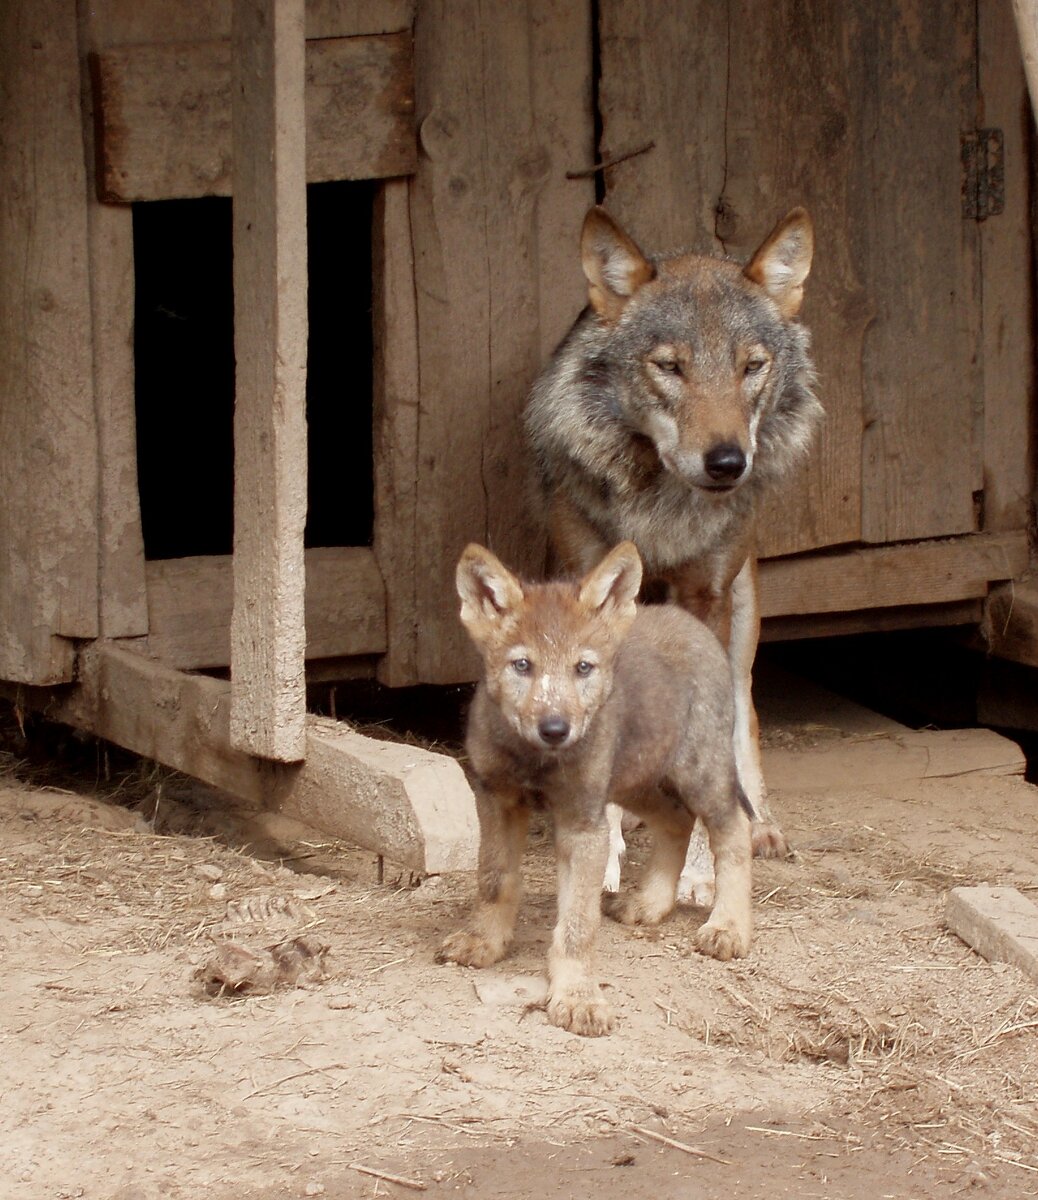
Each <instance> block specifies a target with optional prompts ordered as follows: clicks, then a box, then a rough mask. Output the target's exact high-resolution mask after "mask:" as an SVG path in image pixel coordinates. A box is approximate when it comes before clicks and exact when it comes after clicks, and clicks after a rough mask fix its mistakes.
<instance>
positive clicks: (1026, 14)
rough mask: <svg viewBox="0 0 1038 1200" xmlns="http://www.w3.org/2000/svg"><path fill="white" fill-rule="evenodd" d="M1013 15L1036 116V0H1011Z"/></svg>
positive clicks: (1037, 63) (1037, 91) (1037, 108)
mask: <svg viewBox="0 0 1038 1200" xmlns="http://www.w3.org/2000/svg"><path fill="white" fill-rule="evenodd" d="M1013 15H1014V16H1015V17H1016V29H1017V33H1018V35H1019V37H1020V52H1021V54H1022V56H1023V60H1024V71H1025V73H1026V75H1027V87H1028V90H1029V91H1030V93H1031V107H1032V108H1033V109H1034V112H1035V116H1036V117H1038V2H1036V0H1013Z"/></svg>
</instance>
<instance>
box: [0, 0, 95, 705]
mask: <svg viewBox="0 0 1038 1200" xmlns="http://www.w3.org/2000/svg"><path fill="white" fill-rule="evenodd" d="M76 37H77V30H76V17H75V10H74V8H73V7H72V6H71V5H68V4H64V3H59V2H58V0H41V2H38V3H37V2H34V0H12V2H11V3H7V4H3V5H0V129H2V136H0V177H2V178H3V181H4V185H3V186H4V203H3V204H2V205H0V397H2V402H0V497H2V502H0V678H3V679H8V680H17V681H21V682H24V683H49V682H54V681H57V680H64V679H70V678H71V672H72V669H73V654H72V646H71V644H69V643H68V642H66V641H64V640H63V639H64V638H72V637H93V636H95V635H96V633H97V537H98V535H97V440H96V439H97V431H96V424H95V416H94V398H93V390H92V386H91V383H92V381H91V331H90V292H89V285H88V278H87V258H88V253H87V226H86V209H85V206H84V203H83V198H84V195H85V189H86V179H85V174H84V166H83V137H82V125H81V116H80V95H79V64H78V58H77V49H76Z"/></svg>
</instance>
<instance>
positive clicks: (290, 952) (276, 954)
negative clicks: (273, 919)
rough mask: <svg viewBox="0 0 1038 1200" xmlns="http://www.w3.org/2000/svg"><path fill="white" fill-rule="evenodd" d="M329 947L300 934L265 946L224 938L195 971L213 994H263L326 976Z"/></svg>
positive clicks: (318, 979) (203, 984) (205, 988)
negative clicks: (230, 940) (325, 961)
mask: <svg viewBox="0 0 1038 1200" xmlns="http://www.w3.org/2000/svg"><path fill="white" fill-rule="evenodd" d="M327 950H328V947H327V946H325V945H323V944H321V943H320V942H318V941H317V940H316V939H314V938H307V937H298V938H291V939H290V940H288V941H285V942H279V943H278V944H277V945H275V946H271V947H269V948H267V949H264V950H258V951H257V950H252V949H250V948H249V947H248V946H243V945H241V944H240V943H239V942H229V941H228V942H221V943H220V944H219V945H218V946H217V947H216V948H215V950H214V951H213V954H212V955H211V956H210V957H209V959H208V960H207V961H206V962H205V963H203V964H202V966H200V967H199V968H198V970H197V971H196V972H195V978H196V979H198V980H199V981H200V982H201V984H202V987H203V988H204V990H205V991H206V992H207V993H208V994H209V995H211V996H219V995H226V994H228V993H232V994H234V995H239V996H240V995H250V996H251V995H262V994H266V993H268V992H272V991H274V989H275V988H277V987H297V986H300V985H302V984H304V983H310V982H317V981H320V980H322V979H324V977H325V971H324V956H325V954H326V953H327Z"/></svg>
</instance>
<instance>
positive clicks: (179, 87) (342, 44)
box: [92, 33, 416, 202]
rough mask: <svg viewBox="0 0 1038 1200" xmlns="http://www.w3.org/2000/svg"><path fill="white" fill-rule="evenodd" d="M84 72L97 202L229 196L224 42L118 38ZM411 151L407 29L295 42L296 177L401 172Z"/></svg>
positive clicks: (227, 49)
mask: <svg viewBox="0 0 1038 1200" xmlns="http://www.w3.org/2000/svg"><path fill="white" fill-rule="evenodd" d="M92 74H93V79H94V103H95V108H96V114H95V115H96V125H97V132H96V137H97V159H98V163H97V177H98V180H97V182H98V188H99V193H100V195H101V197H102V199H104V200H108V201H112V202H129V201H133V200H163V199H173V198H182V197H183V198H189V197H193V196H228V195H230V194H231V46H230V43H229V42H226V41H207V42H202V41H196V42H179V43H171V44H160V45H143V46H127V47H119V48H115V49H111V50H107V51H104V52H102V53H100V54H98V55H96V56H95V57H94V59H93V60H92ZM415 158H416V149H415V137H414V83H413V78H412V64H411V39H410V35H409V34H407V33H396V34H387V35H382V36H373V37H351V38H333V39H325V40H321V41H314V42H309V43H307V49H306V178H307V181H308V182H309V183H320V182H323V181H326V180H332V179H377V178H382V177H384V176H387V175H406V174H408V173H410V172H411V171H413V170H414V166H415Z"/></svg>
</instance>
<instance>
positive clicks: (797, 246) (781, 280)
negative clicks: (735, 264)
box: [744, 208, 815, 318]
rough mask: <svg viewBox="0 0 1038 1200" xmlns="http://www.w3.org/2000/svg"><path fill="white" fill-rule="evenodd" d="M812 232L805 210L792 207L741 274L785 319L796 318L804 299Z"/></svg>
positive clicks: (811, 246) (813, 248) (812, 228)
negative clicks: (763, 291)
mask: <svg viewBox="0 0 1038 1200" xmlns="http://www.w3.org/2000/svg"><path fill="white" fill-rule="evenodd" d="M814 250H815V233H814V227H813V226H812V224H811V218H810V217H809V216H808V215H807V210H806V209H803V208H794V209H793V211H792V212H789V213H787V214H786V215H785V216H784V217H783V218H782V220H781V221H779V223H778V224H777V225H776V226H775V228H774V229H773V230H772V231H771V233H769V234H768V236H767V237H766V238H765V239H764V244H763V245H762V246H761V248H760V249H759V250H758V251H757V253H756V254H755V255H754V256H753V258H752V259H751V260H750V262H749V263H748V264H747V266H746V270H745V271H744V274H745V275H746V277H747V278H748V279H752V280H753V282H754V283H759V284H760V285H761V287H762V288H763V289H764V290H765V291H766V292H767V293H768V295H769V296H770V297H771V298H772V300H774V301H775V303H776V304H777V305H778V309H779V312H780V313H782V315H783V316H784V317H786V318H789V317H795V316H796V315H797V313H798V312H799V311H800V304H801V301H802V300H803V298H804V280H805V279H806V278H807V274H808V272H809V271H810V270H811V256H812V255H813V254H814Z"/></svg>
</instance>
